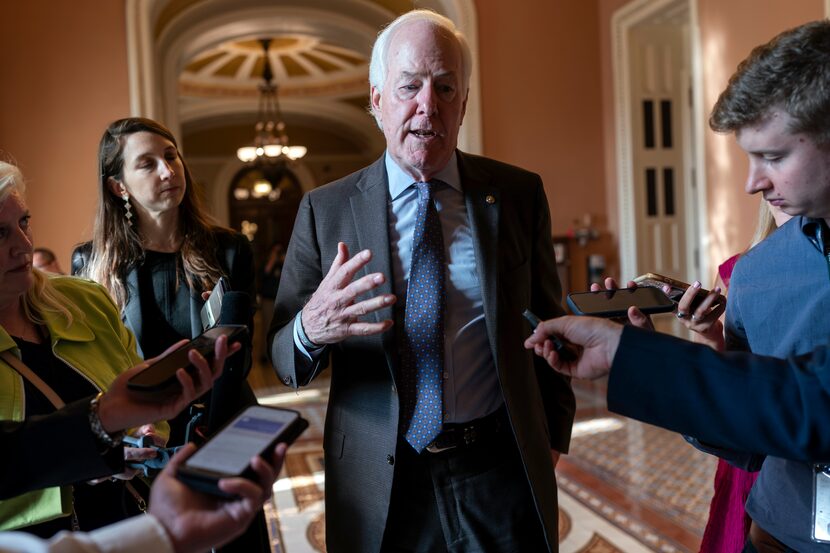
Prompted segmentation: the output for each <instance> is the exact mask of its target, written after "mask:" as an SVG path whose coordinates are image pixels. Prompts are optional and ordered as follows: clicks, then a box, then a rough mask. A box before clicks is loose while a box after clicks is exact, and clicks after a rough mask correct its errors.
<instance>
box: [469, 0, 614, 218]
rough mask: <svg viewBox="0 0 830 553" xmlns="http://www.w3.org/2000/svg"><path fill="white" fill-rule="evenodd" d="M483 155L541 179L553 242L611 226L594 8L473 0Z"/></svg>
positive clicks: (561, 0) (532, 0) (562, 1)
mask: <svg viewBox="0 0 830 553" xmlns="http://www.w3.org/2000/svg"><path fill="white" fill-rule="evenodd" d="M476 8H477V9H478V21H479V34H478V36H479V59H480V68H479V70H480V72H481V90H482V92H481V97H482V108H483V110H482V111H483V120H482V125H483V132H484V155H487V156H489V157H493V158H496V159H500V160H502V161H506V162H508V163H512V164H515V165H519V166H521V167H524V168H526V169H529V170H531V171H534V172H537V173H539V174H540V175H541V176H542V178H543V180H544V182H545V188H546V191H547V194H548V202H549V203H550V208H551V217H552V219H553V230H554V233H555V234H563V233H564V232H565V231H566V229H568V228H569V227H571V226H572V223H573V220H574V219H576V218H578V217H581V216H582V215H583V214H585V213H590V214H592V215H593V216H594V217H595V218H598V219H599V220H598V221H597V222H598V224H599V225H600V226H601V227H605V219H606V205H605V187H604V186H603V183H604V180H605V175H604V168H603V163H602V160H603V143H602V132H603V128H602V111H601V110H600V107H601V105H602V101H601V95H600V92H601V87H600V71H599V25H598V23H599V18H598V12H597V3H596V2H573V1H570V0H558V1H551V0H523V1H522V5H521V7H520V8H521V9H519V6H518V5H517V4H516V3H512V2H504V1H502V0H476Z"/></svg>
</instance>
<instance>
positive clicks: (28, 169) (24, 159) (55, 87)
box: [0, 0, 129, 270]
mask: <svg viewBox="0 0 830 553" xmlns="http://www.w3.org/2000/svg"><path fill="white" fill-rule="evenodd" d="M0 13H2V14H3V15H2V17H3V22H4V25H3V32H2V33H0V67H2V82H3V85H2V86H0V151H1V152H0V156H2V157H3V158H4V159H9V158H12V159H13V160H15V161H16V162H17V164H18V165H19V166H20V167H21V169H22V171H23V174H24V176H25V177H26V178H27V180H28V185H29V188H28V202H29V207H30V209H31V212H32V215H33V219H32V223H33V229H34V235H35V236H34V237H35V243H36V245H43V246H47V247H50V248H52V249H54V250H55V252H56V253H57V254H58V257H59V260H60V262H61V265H62V266H63V268H64V269H65V270H68V267H69V255H70V252H71V249H72V246H73V245H74V244H76V243H77V242H80V241H82V240H85V239H88V238H89V236H90V232H91V230H92V222H93V216H94V213H95V205H96V202H97V189H96V185H95V183H96V173H97V169H96V152H97V146H98V140H99V139H100V137H101V133H102V132H103V130H104V129H105V128H106V125H107V124H108V123H109V122H110V121H112V120H113V119H116V118H118V117H124V116H127V115H128V114H129V113H128V110H129V94H128V88H127V51H126V39H125V12H124V2H117V1H105V2H104V1H101V0H72V1H71V2H70V1H60V2H55V1H53V0H26V1H25V2H19V1H17V0H0Z"/></svg>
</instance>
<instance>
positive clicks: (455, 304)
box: [386, 152, 503, 422]
mask: <svg viewBox="0 0 830 553" xmlns="http://www.w3.org/2000/svg"><path fill="white" fill-rule="evenodd" d="M386 174H387V176H388V179H389V197H390V198H391V199H392V203H391V204H390V205H389V206H388V208H387V210H388V214H389V247H390V259H391V261H392V277H393V290H394V292H395V295H396V296H398V303H397V305H398V306H404V305H406V290H407V286H408V283H409V268H410V265H411V262H412V235H413V233H414V231H415V219H416V217H417V213H418V189H417V187H416V186H415V181H414V180H413V179H412V177H411V176H409V175H408V174H407V173H405V172H404V171H403V170H402V169H401V168H400V167H398V165H397V164H396V163H395V161H394V160H393V159H392V158H391V157H390V155H389V153H388V152H387V153H386ZM433 180H438V181H441V182H442V183H443V185H442V186H439V187H438V188H437V189H436V191H435V193H434V200H435V208H436V210H437V211H438V217H439V219H440V220H441V230H442V234H443V237H444V255H445V259H446V260H447V272H446V275H445V280H444V282H445V288H446V290H445V292H446V295H447V301H446V305H447V311H446V315H445V319H444V390H443V391H444V398H443V399H444V422H467V421H470V420H473V419H477V418H479V417H482V416H484V415H487V414H489V413H491V412H493V411H495V410H496V409H498V407H499V406H500V405H501V404H502V401H503V400H502V397H501V389H500V388H499V381H498V375H497V374H496V367H495V364H494V363H493V355H492V350H491V349H490V340H489V339H488V337H487V326H486V322H485V320H484V302H483V299H482V295H481V283H480V282H479V277H478V270H477V265H476V255H475V245H474V242H473V231H472V228H471V227H470V220H469V218H468V217H467V206H466V204H465V202H464V193H463V192H462V188H461V176H460V174H459V171H458V159H457V156H456V155H455V154H453V156H452V158H451V159H450V161H449V163H448V164H447V166H446V167H445V168H444V169H443V170H442V171H440V172H439V173H438V174H437V175H435V177H434V179H433ZM396 313H398V314H399V315H403V309H397V310H396ZM395 323H396V325H398V328H399V329H400V328H403V326H402V325H403V319H402V317H400V320H397V321H395Z"/></svg>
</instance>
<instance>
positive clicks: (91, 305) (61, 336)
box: [0, 276, 167, 530]
mask: <svg viewBox="0 0 830 553" xmlns="http://www.w3.org/2000/svg"><path fill="white" fill-rule="evenodd" d="M50 282H51V283H52V284H53V285H54V286H55V288H56V289H57V290H58V291H59V292H61V293H62V294H63V295H64V296H66V298H67V299H68V300H69V301H70V302H72V303H73V304H75V305H76V306H77V307H78V308H79V309H80V311H81V312H82V313H83V315H82V316H81V317H75V319H74V320H73V321H72V324H69V325H68V324H67V323H66V319H64V317H63V316H62V315H58V314H55V313H41V316H42V317H43V318H44V319H45V321H46V324H45V326H46V328H47V329H48V330H49V336H50V339H51V342H52V351H53V352H54V354H55V356H56V357H58V358H59V359H61V360H63V361H64V362H65V363H66V364H67V365H68V366H70V367H71V368H72V369H74V370H75V371H77V372H78V373H79V374H81V375H82V376H83V377H85V378H86V379H87V380H89V381H90V383H92V385H93V386H95V388H97V389H98V390H106V389H107V388H108V387H109V385H110V384H111V383H112V381H113V380H114V379H115V377H116V376H117V375H118V374H119V373H121V372H123V371H125V370H127V369H129V368H130V367H133V366H135V365H137V364H138V363H140V362H141V358H140V357H139V355H138V354H137V353H136V344H135V338H134V337H133V334H132V333H131V332H130V331H129V330H128V329H127V328H126V327H125V326H124V324H123V323H122V322H121V315H120V313H119V312H118V309H117V308H116V307H115V304H114V303H113V301H112V299H111V298H110V296H109V294H108V293H107V292H106V290H105V289H104V287H102V286H101V285H99V284H97V283H94V282H92V281H88V280H83V279H79V278H74V277H63V276H57V277H52V278H51V279H50ZM8 350H11V351H12V353H14V354H15V355H17V356H18V357H19V356H20V351H19V350H18V348H17V346H16V344H15V342H14V340H13V339H12V338H11V336H9V334H8V333H7V332H6V331H5V329H3V328H2V327H0V352H3V351H8ZM25 401H26V398H25V395H24V388H23V378H22V377H21V376H20V375H19V374H18V373H17V371H15V370H14V369H13V368H11V367H10V366H9V365H8V364H7V363H6V362H4V361H3V360H2V359H0V419H4V420H13V421H20V420H23V418H24V415H25V412H26V404H25ZM162 426H164V428H160V429H159V430H161V431H163V432H166V431H167V428H166V423H163V425H162ZM7 454H11V455H22V454H25V452H7ZM57 462H59V461H57ZM6 477H12V478H13V477H14V475H6ZM70 512H71V488H70V487H69V486H64V487H62V488H57V487H56V488H47V489H45V490H38V491H34V492H29V493H26V494H23V495H20V496H18V497H15V498H13V499H8V500H5V501H0V530H10V529H14V528H21V527H25V526H29V525H32V524H36V523H38V522H43V521H46V520H51V519H53V518H57V517H60V516H65V515H68V514H69V513H70Z"/></svg>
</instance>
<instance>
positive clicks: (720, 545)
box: [700, 255, 758, 553]
mask: <svg viewBox="0 0 830 553" xmlns="http://www.w3.org/2000/svg"><path fill="white" fill-rule="evenodd" d="M737 261H738V255H733V256H732V257H730V258H729V259H727V260H726V261H724V262H723V263H721V265H720V266H719V267H718V274H720V278H721V280H722V281H723V284H724V286H725V287H728V286H729V280H730V278H731V277H732V270H733V269H734V268H735V263H736V262H737ZM756 478H758V473H757V472H747V471H745V470H742V469H739V468H735V467H733V466H732V465H730V464H729V463H727V462H726V461H724V460H723V459H718V469H717V471H716V472H715V495H714V496H713V497H712V503H711V504H710V505H709V521H708V522H707V523H706V529H705V530H704V531H703V541H701V543H700V553H741V551H743V549H744V543H745V542H746V537H747V535H748V534H749V525H750V524H751V523H752V520H751V519H750V518H749V516H748V515H747V514H746V511H745V510H744V505H746V499H747V497H749V492H750V490H751V489H752V485H753V484H754V483H755V479H756Z"/></svg>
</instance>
